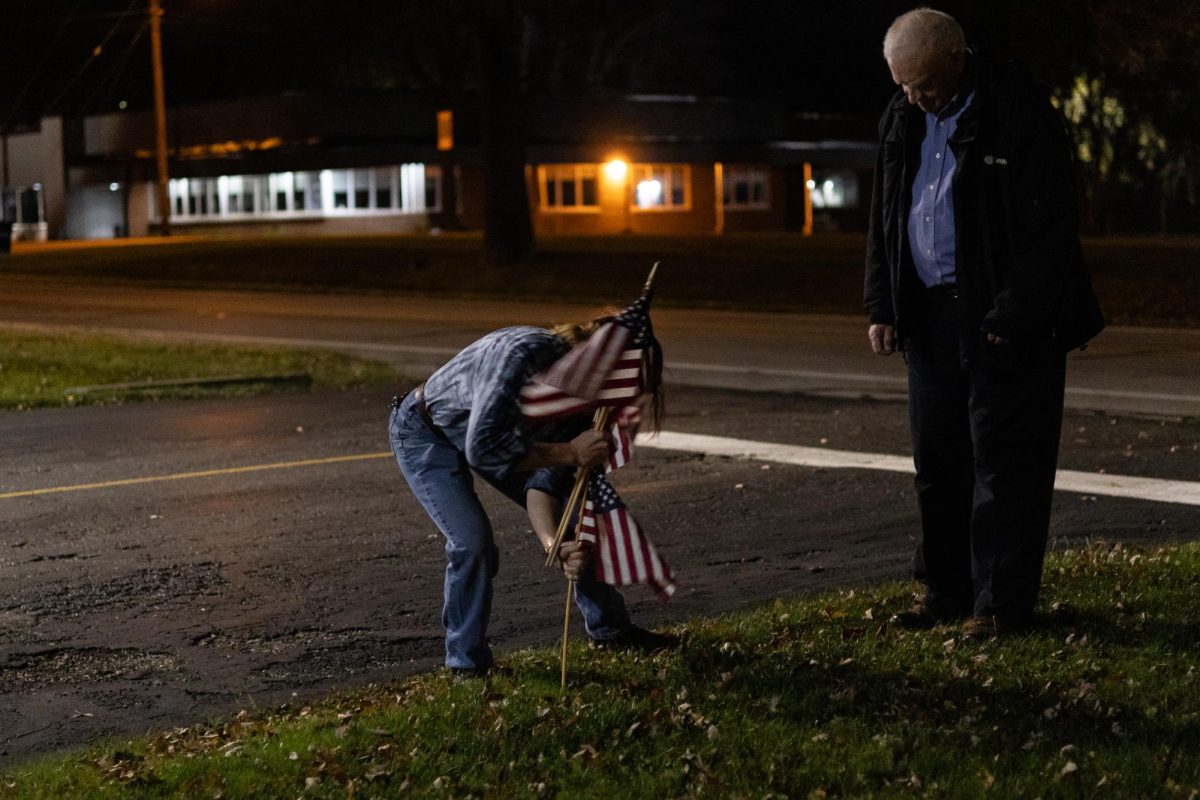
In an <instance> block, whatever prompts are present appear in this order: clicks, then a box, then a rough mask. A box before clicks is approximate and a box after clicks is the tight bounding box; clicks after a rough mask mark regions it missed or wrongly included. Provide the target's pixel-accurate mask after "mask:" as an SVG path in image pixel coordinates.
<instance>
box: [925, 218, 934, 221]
mask: <svg viewBox="0 0 1200 800" xmlns="http://www.w3.org/2000/svg"><path fill="white" fill-rule="evenodd" d="M925 221H926V222H933V217H926V218H925Z"/></svg>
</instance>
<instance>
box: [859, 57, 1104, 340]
mask: <svg viewBox="0 0 1200 800" xmlns="http://www.w3.org/2000/svg"><path fill="white" fill-rule="evenodd" d="M966 74H967V81H968V83H973V84H974V88H975V98H974V100H973V101H972V102H971V104H970V105H969V106H968V107H967V108H966V109H965V110H964V111H963V113H962V116H961V117H960V118H959V121H958V127H957V129H956V131H955V133H954V136H953V137H951V139H950V147H951V149H952V150H953V151H954V157H955V159H956V161H957V166H956V168H955V172H954V178H953V183H952V189H953V197H954V224H955V240H956V251H957V263H956V280H957V282H958V290H959V295H960V298H961V300H962V302H963V303H964V304H965V308H966V310H967V314H966V317H965V324H966V325H967V326H968V327H969V328H970V330H969V331H968V333H969V334H973V335H981V334H980V333H979V332H986V333H993V334H996V335H997V336H1001V337H1003V338H1005V339H1008V340H1010V341H1012V342H1015V343H1020V344H1025V345H1029V346H1037V345H1038V344H1041V343H1044V342H1050V341H1053V342H1055V343H1056V344H1057V345H1058V346H1059V347H1061V348H1062V349H1063V350H1072V349H1074V348H1077V347H1081V346H1083V345H1084V344H1086V343H1087V342H1088V340H1090V339H1091V338H1092V337H1093V336H1095V335H1096V334H1097V333H1099V332H1100V330H1101V329H1102V328H1103V327H1104V318H1103V316H1102V315H1101V313H1100V307H1099V305H1098V304H1097V302H1096V297H1095V295H1094V293H1093V292H1092V285H1091V279H1090V278H1089V276H1088V273H1087V270H1086V268H1085V266H1084V264H1083V256H1082V251H1081V249H1080V246H1079V233H1078V231H1079V225H1078V207H1077V200H1076V194H1075V179H1074V165H1073V163H1072V160H1071V153H1070V147H1069V143H1068V141H1069V140H1068V138H1067V134H1066V130H1065V128H1064V126H1063V121H1062V118H1061V117H1060V116H1059V114H1058V112H1057V111H1056V110H1055V109H1054V107H1053V106H1052V105H1051V104H1050V101H1049V97H1048V95H1047V93H1046V90H1045V88H1044V87H1042V86H1040V85H1039V84H1037V83H1036V82H1035V81H1034V80H1033V77H1032V76H1031V75H1030V74H1029V73H1028V72H1027V71H1026V70H1025V69H1024V68H1022V67H1021V66H1019V65H1017V64H1016V63H1013V62H1010V63H1007V64H1004V65H995V66H993V65H991V64H989V63H988V62H986V61H984V60H981V59H978V58H976V57H972V58H971V60H970V61H968V66H967V73H966ZM924 136H925V121H924V112H923V111H921V110H920V109H919V108H917V107H916V106H912V105H909V103H908V101H907V100H906V98H905V96H904V93H903V92H897V94H896V96H895V97H893V98H892V100H891V102H890V103H889V104H888V107H887V110H886V111H885V112H884V114H883V118H882V119H881V120H880V123H879V142H880V146H879V155H878V157H877V159H876V163H875V181H874V191H873V194H872V198H871V219H870V232H869V234H868V238H867V269H866V281H865V287H864V304H865V306H866V309H867V314H868V315H869V316H870V319H871V322H872V323H873V324H874V323H882V324H887V325H895V326H896V330H897V335H898V337H899V341H900V343H901V346H902V347H903V343H904V341H905V338H906V334H907V333H910V332H911V319H910V317H911V315H912V314H913V313H915V312H914V309H915V308H916V307H918V304H917V302H916V301H917V294H918V293H919V292H920V291H921V284H920V281H919V280H918V278H917V276H916V270H915V268H914V267H913V264H912V255H911V253H910V252H909V242H908V214H909V209H910V207H911V205H912V182H913V178H914V176H915V175H916V172H917V168H918V167H919V160H920V152H921V140H922V139H923V138H924ZM906 315H908V316H906Z"/></svg>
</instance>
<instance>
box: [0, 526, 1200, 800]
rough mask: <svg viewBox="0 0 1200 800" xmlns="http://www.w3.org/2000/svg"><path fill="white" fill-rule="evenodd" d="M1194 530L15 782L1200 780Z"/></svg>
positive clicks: (440, 684)
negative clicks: (1018, 592) (563, 677)
mask: <svg viewBox="0 0 1200 800" xmlns="http://www.w3.org/2000/svg"><path fill="white" fill-rule="evenodd" d="M1198 587H1200V545H1197V544H1183V545H1176V546H1167V547H1162V548H1158V549H1153V550H1142V549H1137V548H1129V547H1124V546H1120V545H1117V546H1111V547H1110V546H1105V545H1094V546H1090V547H1087V548H1084V549H1082V550H1075V551H1065V552H1062V553H1054V554H1051V555H1050V557H1049V559H1048V562H1047V568H1046V580H1045V592H1044V598H1043V604H1044V606H1045V607H1046V608H1048V609H1051V610H1050V611H1049V612H1048V613H1047V614H1046V617H1045V619H1043V621H1042V624H1041V625H1040V626H1039V627H1038V628H1036V629H1035V630H1034V631H1032V632H1031V633H1029V634H1028V635H1025V636H1020V637H1014V638H1009V639H1003V640H999V641H992V642H983V643H971V642H968V641H964V640H962V639H960V638H959V637H958V636H957V635H956V629H955V628H952V627H941V628H935V629H934V630H931V631H924V632H906V631H898V630H895V629H893V628H891V627H889V626H888V625H887V624H886V622H885V620H886V618H887V616H888V615H889V614H890V613H892V612H894V611H895V610H897V609H899V608H902V607H904V606H905V605H906V604H907V603H908V602H910V600H911V590H910V588H909V587H907V586H900V585H898V584H889V585H885V586H881V587H871V588H867V589H865V590H864V589H856V590H843V591H840V592H835V593H828V594H824V595H821V596H818V597H815V598H810V599H800V600H787V601H783V600H777V601H776V602H775V603H774V604H773V605H768V606H765V607H762V608H759V609H757V610H753V611H750V612H748V613H740V614H731V615H726V616H723V617H720V618H716V619H709V620H696V621H692V622H689V623H687V624H686V625H685V626H682V627H681V628H680V633H682V634H683V637H684V645H683V647H682V648H681V649H680V650H679V651H676V652H673V653H669V654H664V655H658V656H654V657H649V658H647V657H639V656H634V655H629V654H607V653H606V654H601V653H595V652H591V651H587V650H586V649H585V648H584V647H583V645H582V644H576V645H573V648H574V649H573V652H572V653H571V664H572V672H571V678H570V684H569V688H568V690H567V692H566V693H565V694H561V693H560V692H559V690H558V685H557V684H558V660H557V652H556V650H555V648H553V647H549V648H544V649H533V650H524V651H520V652H517V653H513V654H510V655H508V656H506V657H505V658H503V659H502V660H501V662H500V664H501V666H500V671H499V673H498V674H496V675H494V676H493V677H491V678H489V679H487V680H486V681H484V680H466V681H454V680H452V679H450V678H449V677H448V676H446V675H445V674H444V673H433V674H426V675H420V676H416V677H413V678H411V679H408V680H405V681H403V682H400V683H397V684H395V685H393V686H384V687H367V688H366V689H363V690H358V691H354V692H350V693H345V694H339V695H334V696H333V697H330V698H328V699H325V700H322V701H320V702H317V703H314V704H312V705H310V706H304V707H288V706H284V707H280V708H277V709H274V710H270V711H263V710H260V711H255V712H242V713H239V714H238V715H237V716H236V717H234V718H232V719H229V720H227V721H224V722H220V723H217V724H214V725H211V726H202V725H198V726H192V727H190V728H183V729H177V730H173V731H168V732H165V733H160V734H158V735H155V736H152V737H149V738H142V739H137V740H133V741H128V742H122V743H110V744H107V745H101V746H95V747H93V748H91V749H89V750H87V751H86V752H81V753H74V754H68V755H65V756H63V755H59V756H54V757H50V758H47V759H44V760H41V761H37V762H30V763H27V764H24V765H20V766H17V767H14V768H11V769H10V770H9V771H7V772H6V773H5V774H3V776H2V779H0V797H3V798H50V797H55V798H57V797H185V796H186V797H196V798H201V797H204V798H207V797H223V798H234V797H301V796H303V797H347V796H355V797H392V796H401V795H402V796H420V797H430V796H432V797H470V796H475V797H482V796H487V797H529V796H547V797H551V796H569V797H701V796H713V797H755V798H763V797H793V798H794V797H799V798H811V799H819V798H832V797H954V798H976V797H978V798H985V797H1034V796H1038V797H1042V798H1046V799H1047V800H1049V798H1077V797H1095V798H1103V797H1115V798H1126V797H1151V796H1153V797H1178V798H1196V797H1197V796H1198V794H1200V759H1197V758H1195V754H1196V753H1197V752H1200V691H1197V688H1198V687H1197V684H1198V683H1200V671H1198V669H1197V665H1198V661H1200V654H1198V651H1197V649H1196V647H1195V643H1196V633H1197V625H1196V620H1197V619H1200V592H1197V591H1196V590H1197V588H1198Z"/></svg>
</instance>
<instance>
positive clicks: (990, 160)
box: [983, 156, 1008, 167]
mask: <svg viewBox="0 0 1200 800" xmlns="http://www.w3.org/2000/svg"><path fill="white" fill-rule="evenodd" d="M983 163H985V164H987V165H989V166H990V165H992V164H999V165H1000V166H1002V167H1007V166H1008V159H1007V158H999V157H998V156H984V157H983Z"/></svg>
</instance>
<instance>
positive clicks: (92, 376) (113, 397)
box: [0, 331, 397, 410]
mask: <svg viewBox="0 0 1200 800" xmlns="http://www.w3.org/2000/svg"><path fill="white" fill-rule="evenodd" d="M232 375H242V376H261V377H264V378H265V379H264V380H263V381H258V382H250V383H240V384H220V385H212V386H204V385H186V384H181V385H178V386H168V387H157V388H142V389H138V388H130V389H117V390H108V391H89V392H86V393H74V394H72V393H69V392H68V389H71V388H72V387H79V386H95V385H101V384H113V383H131V382H144V381H152V380H153V381H162V380H179V381H186V380H191V379H202V378H209V377H225V376H232ZM271 376H289V377H288V378H287V379H286V380H275V381H273V380H267V379H266V378H270V377H271ZM396 378H397V376H396V373H395V371H394V370H393V369H392V368H391V367H389V366H387V365H386V364H382V363H379V362H375V361H367V360H363V359H357V358H352V357H349V356H344V355H339V354H336V353H329V352H320V351H305V350H285V349H252V348H245V347H226V346H220V345H191V344H151V343H141V342H132V341H127V340H121V339H116V338H110V337H101V336H89V335H75V334H64V335H54V336H45V335H37V334H26V333H14V332H9V331H0V409H15V410H20V409H28V408H41V407H49V406H75V405H88V404H99V403H122V402H127V401H131V400H160V399H182V398H195V397H231V396H246V395H252V394H264V393H267V392H274V391H281V390H287V389H293V390H294V389H295V388H296V387H297V386H308V385H311V386H312V387H314V388H322V389H341V388H347V387H350V386H359V385H365V384H375V383H383V382H387V381H395V380H396Z"/></svg>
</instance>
